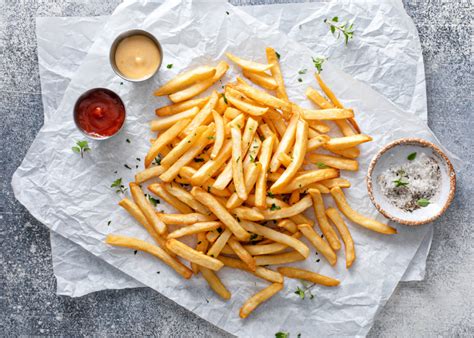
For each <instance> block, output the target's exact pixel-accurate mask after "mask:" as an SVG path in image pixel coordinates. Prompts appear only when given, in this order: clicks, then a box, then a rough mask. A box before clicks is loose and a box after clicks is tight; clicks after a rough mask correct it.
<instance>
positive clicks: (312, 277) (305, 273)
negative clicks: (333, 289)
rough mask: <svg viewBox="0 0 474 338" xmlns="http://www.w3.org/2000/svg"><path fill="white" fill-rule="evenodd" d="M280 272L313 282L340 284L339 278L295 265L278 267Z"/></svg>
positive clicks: (325, 284)
mask: <svg viewBox="0 0 474 338" xmlns="http://www.w3.org/2000/svg"><path fill="white" fill-rule="evenodd" d="M278 272H279V273H281V274H282V275H283V276H285V277H289V278H296V279H302V280H306V281H308V282H311V283H315V284H320V285H324V286H338V285H339V284H340V282H339V280H337V279H334V278H331V277H327V276H323V275H320V274H319V273H316V272H313V271H309V270H303V269H298V268H293V267H281V268H278Z"/></svg>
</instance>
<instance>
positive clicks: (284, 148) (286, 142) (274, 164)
mask: <svg viewBox="0 0 474 338" xmlns="http://www.w3.org/2000/svg"><path fill="white" fill-rule="evenodd" d="M298 120H299V116H298V114H294V115H293V116H292V117H291V119H290V122H289V123H288V128H286V132H285V135H283V137H282V139H281V141H280V144H279V145H278V149H277V150H276V151H275V153H274V154H273V157H272V160H271V162H270V171H271V172H272V173H274V172H275V171H277V170H278V168H279V167H280V160H279V159H278V155H280V153H288V151H289V150H290V147H291V146H292V145H293V142H294V140H295V135H296V126H297V124H298Z"/></svg>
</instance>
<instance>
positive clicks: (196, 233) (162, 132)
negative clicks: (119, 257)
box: [106, 47, 396, 318]
mask: <svg viewBox="0 0 474 338" xmlns="http://www.w3.org/2000/svg"><path fill="white" fill-rule="evenodd" d="M226 55H227V57H228V58H229V59H230V60H231V61H232V62H233V63H235V64H236V65H237V66H238V67H239V68H240V70H241V71H242V73H243V76H245V78H246V79H248V80H250V81H251V82H252V83H250V82H247V81H246V80H244V79H243V77H239V76H237V77H236V78H235V81H234V82H232V81H228V82H227V83H223V82H224V81H222V80H221V81H220V84H219V86H215V90H213V89H212V88H211V86H213V84H214V83H215V82H216V81H218V80H220V79H222V77H223V76H224V75H225V73H226V72H227V70H228V68H229V65H228V64H227V63H226V62H225V61H221V62H219V63H218V64H217V65H216V66H215V67H212V66H200V67H197V68H194V69H191V70H188V71H185V72H182V73H180V74H179V75H177V76H176V77H175V78H173V79H171V80H170V81H168V82H167V83H165V84H164V85H162V86H161V87H160V88H158V89H157V90H156V91H155V95H158V96H165V95H167V96H168V98H169V99H170V100H171V102H172V103H171V104H169V105H166V106H164V107H161V108H157V109H156V110H155V114H156V116H155V118H156V119H155V120H153V121H151V123H150V127H151V130H152V131H156V132H158V134H157V135H156V136H153V137H152V138H151V140H150V142H151V146H150V148H149V150H148V152H147V154H146V156H145V158H144V164H145V169H144V170H142V171H140V172H137V173H136V175H135V182H132V183H130V193H131V196H132V197H133V201H134V202H132V201H131V200H129V199H127V198H123V199H122V200H121V201H120V202H119V205H120V206H122V207H123V208H124V209H126V211H127V212H129V213H130V214H131V215H132V217H134V218H135V220H136V221H137V222H138V223H139V224H141V225H142V226H143V227H144V228H145V229H146V231H147V232H148V234H149V235H150V236H151V238H152V239H153V240H154V241H155V242H156V243H157V244H158V246H155V245H152V244H149V243H147V242H144V241H141V240H138V239H134V238H127V237H124V236H116V235H111V236H109V237H108V238H107V240H106V242H107V243H110V244H112V245H117V246H123V247H129V248H135V249H137V250H143V251H145V252H148V253H151V254H152V255H155V256H156V257H158V258H159V259H161V260H163V261H164V262H165V263H166V264H168V265H169V266H171V267H172V268H173V269H175V270H176V271H177V272H178V273H179V274H181V275H182V276H183V277H185V278H190V277H191V274H193V273H194V274H195V275H196V277H197V278H200V276H199V273H200V275H201V276H202V278H204V279H205V280H206V281H207V283H208V285H209V287H210V288H211V289H212V290H213V291H214V292H215V293H217V295H218V296H220V297H221V298H223V299H229V298H230V297H231V296H232V295H231V293H230V291H229V289H228V288H227V287H226V286H225V285H224V284H223V283H222V281H221V280H220V279H219V276H218V275H217V273H216V271H218V270H220V269H221V268H222V267H223V266H225V267H226V268H231V269H239V270H244V271H246V272H248V273H251V274H252V275H254V276H257V277H259V278H262V279H264V280H267V281H269V282H271V283H273V284H272V285H270V286H269V287H268V288H265V289H263V290H261V291H260V292H258V293H256V294H255V295H254V296H252V297H250V298H249V299H248V300H247V301H246V302H245V303H244V304H243V306H242V308H241V310H240V316H241V317H242V318H246V317H247V316H248V315H249V314H250V313H251V312H252V311H254V310H255V309H256V307H258V305H259V304H261V303H262V302H264V301H265V300H267V299H268V298H270V297H272V296H273V295H274V294H276V293H277V292H278V291H280V290H281V289H282V288H283V278H284V276H285V277H288V278H297V279H302V280H307V281H310V282H313V283H318V284H321V285H325V286H336V285H338V284H339V281H338V280H336V279H333V278H330V277H326V276H322V275H320V274H317V273H315V272H312V271H309V270H303V269H300V268H294V267H279V268H278V272H277V271H274V270H272V269H271V268H267V267H266V266H267V265H268V266H274V265H280V264H289V263H294V262H298V261H303V260H305V259H306V258H308V257H310V254H311V250H314V249H316V250H317V253H320V254H321V255H323V256H324V257H325V259H326V260H327V262H328V263H329V264H330V265H332V266H334V265H335V264H336V262H337V256H336V252H337V250H339V249H340V247H341V242H340V239H339V237H338V236H340V238H341V239H342V241H343V242H344V247H345V258H346V268H349V267H351V266H352V265H353V262H354V261H355V257H356V256H355V245H354V241H353V240H352V236H351V233H350V232H349V229H348V227H347V226H346V224H345V222H344V220H343V218H342V217H341V215H340V214H339V212H338V210H336V209H335V208H333V207H331V206H330V205H329V204H327V203H333V205H334V202H335V205H336V206H337V207H338V208H339V210H340V211H341V212H342V213H343V214H344V215H345V217H347V218H348V219H349V220H351V221H353V222H355V223H358V224H360V225H362V226H363V227H366V228H368V229H371V230H374V231H377V232H381V233H385V234H393V233H396V230H395V229H393V228H391V227H390V226H388V225H386V224H382V223H380V222H378V221H375V220H372V219H369V218H367V217H365V216H363V215H361V214H359V213H357V212H356V211H354V210H353V209H351V208H350V206H349V205H348V204H347V201H346V199H345V196H344V193H343V192H342V190H341V188H350V186H351V183H350V182H349V181H348V180H347V179H345V178H343V177H344V174H345V171H357V170H358V169H359V163H358V161H357V160H356V159H357V158H358V157H359V156H361V151H360V150H359V149H358V145H360V144H362V143H364V142H369V141H371V140H372V138H371V137H370V136H369V135H366V134H363V133H361V132H360V129H359V126H358V125H357V123H356V122H355V116H354V115H355V114H354V111H357V110H356V109H352V108H345V107H344V106H343V105H342V104H341V102H340V101H339V100H338V99H337V97H336V96H335V95H334V93H333V92H332V91H331V90H330V89H329V87H328V86H327V85H326V84H325V83H324V82H323V80H322V79H321V77H320V76H319V75H317V76H316V80H317V82H318V84H319V86H320V89H321V90H322V92H323V93H324V94H321V93H320V92H319V91H318V90H316V89H313V88H311V87H309V88H307V90H306V96H307V97H308V98H309V100H311V101H312V102H313V103H315V104H316V105H317V107H315V108H314V109H307V108H303V106H300V105H299V104H296V103H294V102H292V101H291V100H290V99H289V98H288V95H287V92H286V89H285V83H284V81H283V76H282V69H281V68H280V62H279V55H278V53H276V52H275V50H274V49H272V48H271V47H268V48H267V49H266V58H267V62H268V64H264V63H258V62H254V61H252V60H245V59H242V58H240V57H238V56H235V55H233V54H231V53H226ZM253 84H255V85H257V86H258V87H256V86H254V85H253ZM216 87H218V88H216ZM208 89H209V90H208ZM206 90H208V92H209V93H210V94H205V95H208V96H204V97H197V95H199V94H201V93H203V92H204V91H206ZM267 90H270V91H274V92H268V91H267ZM323 95H325V96H323ZM326 97H327V98H326ZM330 121H332V122H333V123H334V124H336V126H337V129H336V128H333V129H331V127H332V125H333V124H332V123H331V122H330ZM334 132H335V133H339V134H338V135H337V134H333V133H334ZM327 133H331V134H330V136H329V134H327ZM147 138H149V136H147ZM316 167H317V169H316ZM140 184H145V186H144V188H143V189H145V188H148V190H149V191H150V192H152V193H153V194H156V195H157V196H158V197H160V199H161V200H162V201H163V202H162V203H166V204H168V205H170V206H172V207H173V208H174V209H176V210H177V213H171V214H168V213H165V212H164V211H161V212H158V211H157V210H156V209H155V207H154V206H153V204H152V203H151V202H153V203H155V204H156V202H155V201H154V200H153V199H151V198H150V196H149V197H147V196H146V194H144V192H143V190H142V188H141V186H140ZM324 194H328V195H327V196H326V197H323V195H324ZM329 194H331V196H332V199H333V200H334V202H332V200H328V199H330V198H329ZM324 199H326V201H324ZM325 205H327V206H328V208H327V209H326V206H325ZM308 209H309V210H308ZM308 212H310V213H311V214H312V213H314V215H315V217H313V216H312V215H310V214H308ZM313 218H315V219H316V220H317V223H318V225H319V228H320V229H321V231H322V233H323V235H321V234H319V233H318V232H317V230H315V228H313V227H314V225H315V221H314V220H313ZM329 221H331V223H330V222H329ZM333 227H335V228H333ZM168 229H170V230H168ZM336 229H337V230H336ZM318 231H319V230H318ZM301 237H305V239H304V241H306V242H308V243H309V246H308V245H306V244H305V242H303V241H302V240H300V239H301ZM181 240H183V242H181ZM184 241H186V243H189V245H188V244H185V243H184ZM176 256H179V259H180V260H183V263H184V264H186V265H187V264H189V263H190V264H191V269H189V268H187V267H186V266H185V265H184V264H183V263H181V261H180V260H178V258H177V257H176ZM185 261H186V262H187V263H186V262H185ZM325 264H326V263H325ZM264 266H265V267H264Z"/></svg>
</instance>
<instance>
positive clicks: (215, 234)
mask: <svg viewBox="0 0 474 338" xmlns="http://www.w3.org/2000/svg"><path fill="white" fill-rule="evenodd" d="M221 233H222V229H221V230H220V232H219V231H217V230H211V231H208V232H207V234H206V239H207V241H208V242H209V243H214V242H215V241H216V240H217V239H218V238H219V236H220V235H221Z"/></svg>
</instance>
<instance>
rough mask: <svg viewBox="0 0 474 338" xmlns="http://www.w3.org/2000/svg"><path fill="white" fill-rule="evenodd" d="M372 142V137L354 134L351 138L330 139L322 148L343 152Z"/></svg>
mask: <svg viewBox="0 0 474 338" xmlns="http://www.w3.org/2000/svg"><path fill="white" fill-rule="evenodd" d="M369 141H372V137H370V136H369V135H365V134H356V135H352V136H343V137H334V138H332V139H330V140H329V141H328V142H327V143H326V144H325V145H324V148H325V149H327V150H330V151H333V150H344V149H348V148H352V147H355V146H357V145H359V144H361V143H365V142H369Z"/></svg>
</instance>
